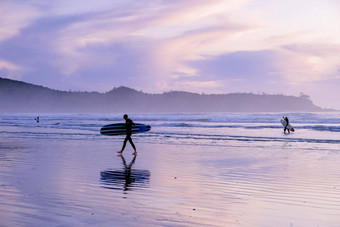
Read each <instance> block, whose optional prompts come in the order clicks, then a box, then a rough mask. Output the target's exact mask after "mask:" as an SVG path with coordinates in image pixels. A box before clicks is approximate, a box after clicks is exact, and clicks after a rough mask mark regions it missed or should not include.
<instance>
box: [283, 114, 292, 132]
mask: <svg viewBox="0 0 340 227" xmlns="http://www.w3.org/2000/svg"><path fill="white" fill-rule="evenodd" d="M283 119H284V120H285V121H286V122H287V124H286V126H285V128H284V130H283V133H286V130H287V131H288V133H290V131H289V128H288V125H289V119H288V117H283Z"/></svg>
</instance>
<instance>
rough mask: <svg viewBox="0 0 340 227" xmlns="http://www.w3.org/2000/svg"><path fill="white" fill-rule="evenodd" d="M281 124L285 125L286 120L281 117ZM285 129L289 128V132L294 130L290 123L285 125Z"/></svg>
mask: <svg viewBox="0 0 340 227" xmlns="http://www.w3.org/2000/svg"><path fill="white" fill-rule="evenodd" d="M281 124H282V125H283V127H286V125H287V121H285V120H284V119H281ZM287 129H289V131H291V132H294V131H295V130H294V128H293V126H291V125H290V124H288V125H287Z"/></svg>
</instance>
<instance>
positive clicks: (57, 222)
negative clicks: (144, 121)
mask: <svg viewBox="0 0 340 227" xmlns="http://www.w3.org/2000/svg"><path fill="white" fill-rule="evenodd" d="M121 145H122V143H120V142H119V143H118V142H113V141H111V140H109V139H108V140H107V141H95V140H90V141H84V140H79V141H77V140H49V139H20V140H19V139H13V138H10V139H6V140H5V139H1V138H0V220H1V223H0V226H93V225H95V226H337V225H338V224H339V223H340V183H339V179H340V152H334V151H329V150H327V149H325V150H320V149H315V150H313V149H312V148H311V149H305V150H304V149H296V148H294V147H290V146H289V144H284V145H282V144H281V145H280V146H275V145H273V144H270V145H267V144H266V143H263V144H262V145H257V146H252V145H251V143H244V144H243V145H241V146H239V145H237V146H230V147H226V146H193V145H166V144H147V143H140V142H139V143H136V146H137V149H138V152H139V153H138V155H137V157H136V158H135V159H134V156H133V155H131V154H132V152H133V151H132V149H131V147H130V146H129V144H128V145H127V148H126V151H125V152H124V154H123V157H120V156H117V154H116V151H118V150H119V149H120V148H121Z"/></svg>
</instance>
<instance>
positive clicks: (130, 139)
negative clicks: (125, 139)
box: [129, 136, 137, 155]
mask: <svg viewBox="0 0 340 227" xmlns="http://www.w3.org/2000/svg"><path fill="white" fill-rule="evenodd" d="M129 142H130V144H131V146H132V148H133V150H134V151H135V152H133V155H136V154H137V150H136V146H135V144H134V143H133V141H132V138H131V136H130V137H129Z"/></svg>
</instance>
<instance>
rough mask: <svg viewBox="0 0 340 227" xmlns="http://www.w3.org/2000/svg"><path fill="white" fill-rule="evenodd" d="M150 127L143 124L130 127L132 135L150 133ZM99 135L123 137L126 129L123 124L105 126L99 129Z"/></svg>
mask: <svg viewBox="0 0 340 227" xmlns="http://www.w3.org/2000/svg"><path fill="white" fill-rule="evenodd" d="M150 129H151V126H150V125H145V124H138V123H136V124H135V125H133V126H132V134H135V133H141V132H147V131H150ZM100 133H101V134H103V135H108V136H114V135H125V134H126V128H125V123H116V124H109V125H105V126H103V127H102V128H101V129H100Z"/></svg>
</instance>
